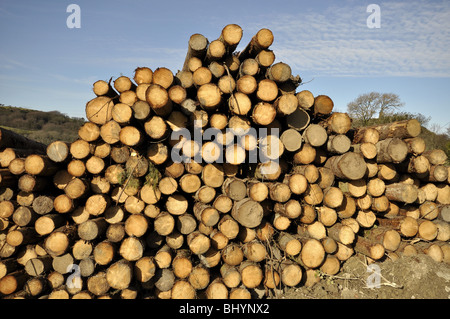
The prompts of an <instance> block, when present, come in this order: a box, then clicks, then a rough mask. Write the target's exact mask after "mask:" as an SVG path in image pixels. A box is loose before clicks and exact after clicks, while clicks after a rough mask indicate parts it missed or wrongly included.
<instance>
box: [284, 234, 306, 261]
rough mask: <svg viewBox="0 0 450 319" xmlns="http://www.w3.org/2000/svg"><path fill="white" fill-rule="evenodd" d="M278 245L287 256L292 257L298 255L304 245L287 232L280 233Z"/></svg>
mask: <svg viewBox="0 0 450 319" xmlns="http://www.w3.org/2000/svg"><path fill="white" fill-rule="evenodd" d="M278 244H279V245H280V248H281V249H282V250H283V251H284V252H285V253H286V254H288V255H291V256H296V255H298V254H299V253H300V251H301V249H302V244H301V242H300V240H298V239H297V238H295V237H294V236H293V235H291V234H289V233H286V232H281V233H280V235H279V237H278Z"/></svg>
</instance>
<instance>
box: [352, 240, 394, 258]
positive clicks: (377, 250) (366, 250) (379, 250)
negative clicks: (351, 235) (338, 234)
mask: <svg viewBox="0 0 450 319" xmlns="http://www.w3.org/2000/svg"><path fill="white" fill-rule="evenodd" d="M354 249H355V251H356V252H358V253H361V254H363V255H365V256H367V257H370V258H372V259H374V260H379V259H381V258H382V257H383V256H384V254H385V251H386V250H385V248H384V246H383V245H382V244H379V243H374V242H373V241H371V240H370V239H367V238H365V237H361V236H357V238H356V242H355V246H354Z"/></svg>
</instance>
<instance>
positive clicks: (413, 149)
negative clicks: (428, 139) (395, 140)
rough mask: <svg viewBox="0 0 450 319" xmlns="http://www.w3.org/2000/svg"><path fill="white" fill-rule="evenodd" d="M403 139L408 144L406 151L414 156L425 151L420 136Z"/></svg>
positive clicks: (423, 142) (423, 141)
mask: <svg viewBox="0 0 450 319" xmlns="http://www.w3.org/2000/svg"><path fill="white" fill-rule="evenodd" d="M403 141H404V142H405V143H406V145H407V146H408V152H409V153H410V154H412V155H414V156H418V155H421V154H422V153H423V152H425V148H426V144H425V140H424V139H423V138H421V137H412V138H405V139H403Z"/></svg>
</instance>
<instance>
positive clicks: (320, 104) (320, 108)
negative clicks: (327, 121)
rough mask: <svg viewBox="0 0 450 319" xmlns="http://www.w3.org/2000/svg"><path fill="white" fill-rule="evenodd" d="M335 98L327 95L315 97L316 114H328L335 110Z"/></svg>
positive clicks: (314, 107)
mask: <svg viewBox="0 0 450 319" xmlns="http://www.w3.org/2000/svg"><path fill="white" fill-rule="evenodd" d="M333 107H334V103H333V100H332V99H331V98H330V97H329V96H327V95H318V96H316V97H315V98H314V105H313V110H314V115H316V116H321V115H328V114H331V112H332V111H333Z"/></svg>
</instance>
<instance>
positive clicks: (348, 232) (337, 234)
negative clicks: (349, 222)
mask: <svg viewBox="0 0 450 319" xmlns="http://www.w3.org/2000/svg"><path fill="white" fill-rule="evenodd" d="M327 234H328V236H329V237H331V238H332V239H334V240H336V241H338V242H340V243H342V244H344V245H350V244H352V243H353V242H354V241H355V238H356V235H355V233H354V232H353V229H352V228H351V227H350V226H346V225H343V224H342V223H335V224H334V225H333V226H331V227H329V228H328V229H327Z"/></svg>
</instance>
